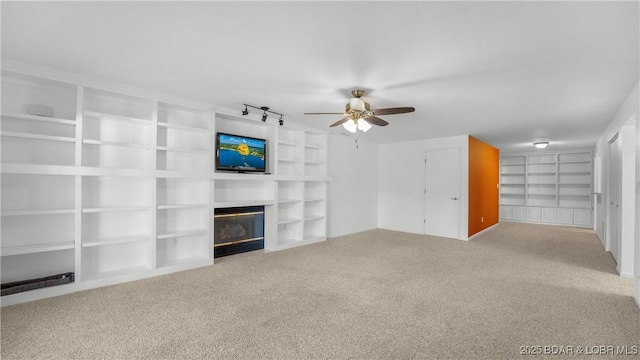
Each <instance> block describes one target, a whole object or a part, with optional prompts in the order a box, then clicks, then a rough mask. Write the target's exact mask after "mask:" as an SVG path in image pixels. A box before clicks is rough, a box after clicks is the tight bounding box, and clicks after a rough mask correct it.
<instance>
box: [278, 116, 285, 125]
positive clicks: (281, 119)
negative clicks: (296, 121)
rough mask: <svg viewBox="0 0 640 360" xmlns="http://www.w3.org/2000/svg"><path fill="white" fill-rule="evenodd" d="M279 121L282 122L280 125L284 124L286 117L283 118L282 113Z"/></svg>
mask: <svg viewBox="0 0 640 360" xmlns="http://www.w3.org/2000/svg"><path fill="white" fill-rule="evenodd" d="M278 123H279V124H280V126H282V125H284V119H283V118H282V115H280V120H278Z"/></svg>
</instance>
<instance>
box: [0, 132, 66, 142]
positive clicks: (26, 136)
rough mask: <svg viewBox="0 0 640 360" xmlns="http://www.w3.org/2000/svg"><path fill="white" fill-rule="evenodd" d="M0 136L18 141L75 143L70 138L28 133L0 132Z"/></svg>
mask: <svg viewBox="0 0 640 360" xmlns="http://www.w3.org/2000/svg"><path fill="white" fill-rule="evenodd" d="M0 135H2V136H6V137H13V138H20V139H31V140H46V141H60V142H70V143H74V142H76V139H75V138H72V137H66V136H51V135H39V134H30V133H22V132H13V131H2V132H1V133H0Z"/></svg>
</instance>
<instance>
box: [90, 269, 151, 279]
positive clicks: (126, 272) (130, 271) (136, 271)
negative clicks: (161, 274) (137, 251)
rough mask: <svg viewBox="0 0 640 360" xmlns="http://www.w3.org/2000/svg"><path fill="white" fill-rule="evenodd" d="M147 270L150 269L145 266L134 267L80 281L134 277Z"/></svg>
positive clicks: (106, 272)
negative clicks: (125, 276)
mask: <svg viewBox="0 0 640 360" xmlns="http://www.w3.org/2000/svg"><path fill="white" fill-rule="evenodd" d="M149 270H151V268H150V267H149V266H146V265H143V266H134V267H130V268H124V269H118V270H113V271H105V272H99V273H97V274H93V275H89V276H86V277H84V278H83V279H82V281H83V282H85V281H95V280H101V279H108V278H113V277H117V276H123V275H135V274H139V273H144V272H147V271H149Z"/></svg>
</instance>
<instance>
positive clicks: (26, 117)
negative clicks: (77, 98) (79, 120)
mask: <svg viewBox="0 0 640 360" xmlns="http://www.w3.org/2000/svg"><path fill="white" fill-rule="evenodd" d="M2 117H3V118H7V119H18V120H30V121H42V122H48V123H55V124H64V125H74V126H75V125H76V121H75V120H69V119H61V118H56V117H48V116H38V115H31V114H20V113H10V114H2Z"/></svg>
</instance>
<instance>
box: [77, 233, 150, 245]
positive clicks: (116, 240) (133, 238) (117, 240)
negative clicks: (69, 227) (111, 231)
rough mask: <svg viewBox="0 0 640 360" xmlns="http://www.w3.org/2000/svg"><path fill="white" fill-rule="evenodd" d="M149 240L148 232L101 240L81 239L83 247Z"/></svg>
mask: <svg viewBox="0 0 640 360" xmlns="http://www.w3.org/2000/svg"><path fill="white" fill-rule="evenodd" d="M149 240H151V235H149V234H141V235H129V236H117V237H112V238H104V239H101V240H93V241H91V240H89V241H83V242H82V247H83V248H84V247H92V246H105V245H116V244H128V243H135V242H145V241H149Z"/></svg>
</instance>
